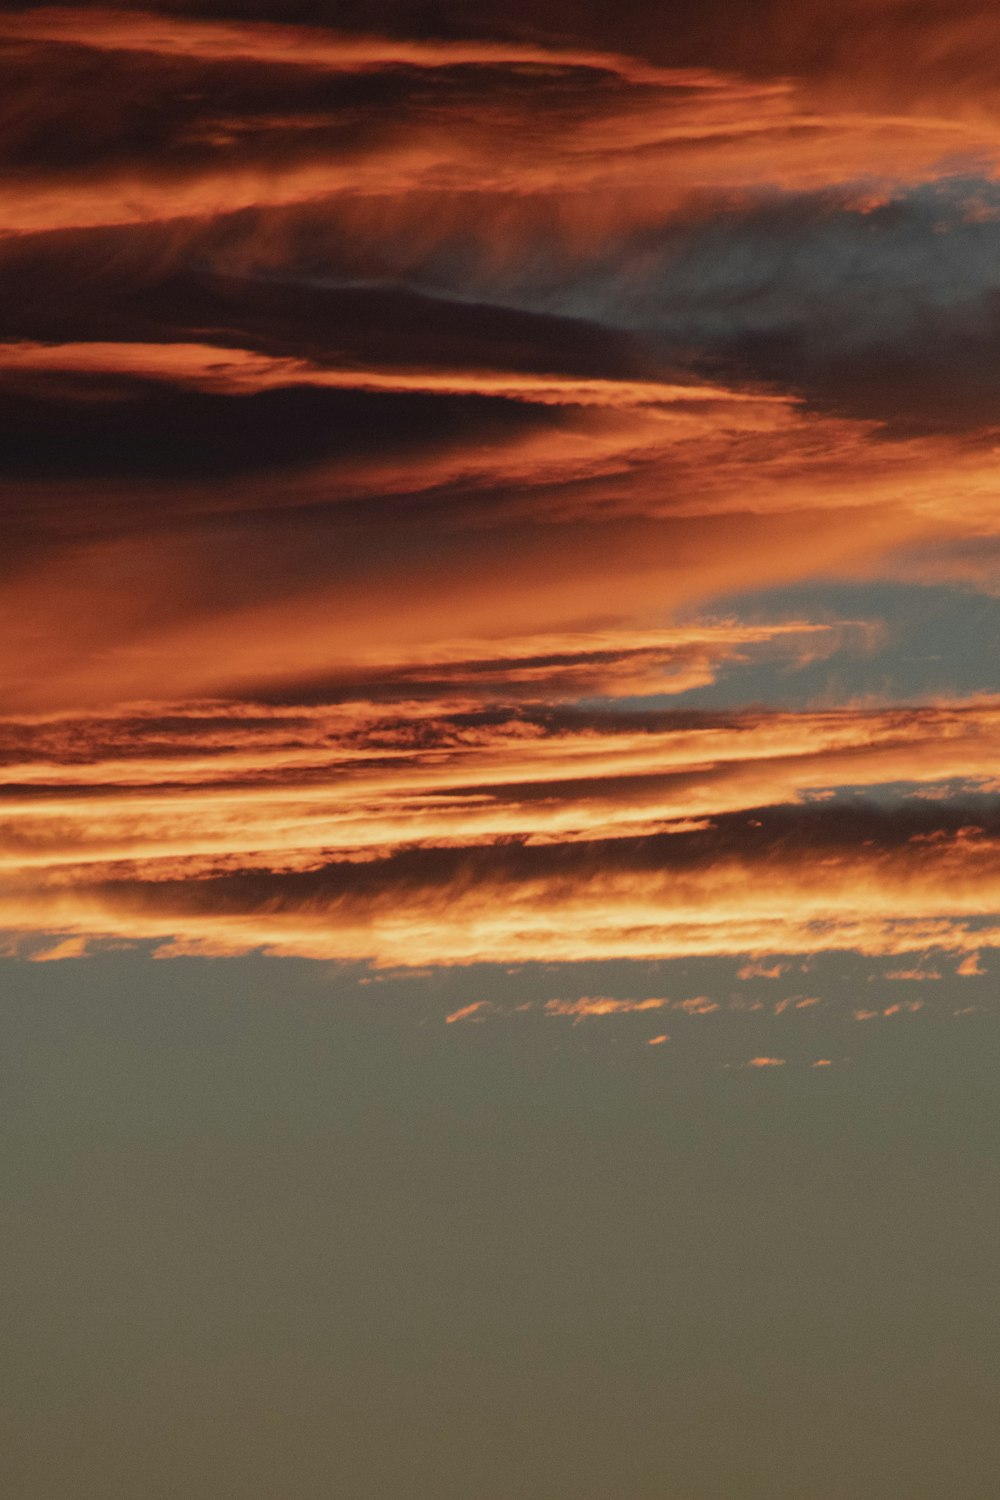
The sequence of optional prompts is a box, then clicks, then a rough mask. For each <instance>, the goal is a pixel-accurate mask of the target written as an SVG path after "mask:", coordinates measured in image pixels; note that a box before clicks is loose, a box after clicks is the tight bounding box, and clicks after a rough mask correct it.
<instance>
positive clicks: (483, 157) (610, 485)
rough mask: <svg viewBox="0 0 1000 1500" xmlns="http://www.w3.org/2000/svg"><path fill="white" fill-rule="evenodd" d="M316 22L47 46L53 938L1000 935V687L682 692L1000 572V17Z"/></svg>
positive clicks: (772, 662)
mask: <svg viewBox="0 0 1000 1500" xmlns="http://www.w3.org/2000/svg"><path fill="white" fill-rule="evenodd" d="M321 9H323V8H320V7H311V6H309V5H306V4H301V5H293V4H285V5H282V4H277V3H275V4H270V5H256V4H246V5H239V4H235V3H234V4H232V5H228V6H227V5H212V6H200V7H193V6H186V5H166V4H165V5H162V6H160V7H158V8H157V9H155V10H153V11H139V10H132V9H128V8H125V7H119V8H111V7H109V8H96V9H95V8H92V7H87V8H79V7H72V6H64V7H48V6H40V7H31V8H24V9H20V10H18V9H14V10H7V11H5V12H4V14H3V16H2V17H0V55H2V57H3V61H4V66H5V73H6V75H7V76H8V79H9V84H8V87H7V88H6V91H5V96H4V100H3V102H2V103H0V126H2V129H0V193H2V197H3V204H4V210H3V219H2V229H0V430H2V432H3V438H2V441H0V504H2V506H3V510H4V518H5V535H6V538H7V545H6V547H5V551H4V557H3V559H2V560H0V701H2V704H3V710H4V715H5V717H4V719H3V721H2V722H0V753H2V760H3V767H4V770H3V785H2V797H0V832H2V854H0V881H2V884H0V925H2V926H3V927H4V928H5V929H6V930H7V931H9V932H10V933H11V934H12V937H11V941H12V942H13V943H15V944H17V943H19V942H22V941H23V942H26V943H27V945H28V949H31V948H32V945H36V944H37V943H38V942H39V941H40V940H41V936H42V935H43V934H49V935H50V936H54V937H55V938H56V939H57V940H58V941H57V942H56V943H55V946H54V947H51V948H50V950H49V951H50V952H54V953H57V954H59V956H67V957H69V956H72V955H73V954H75V953H78V952H81V951H85V949H86V946H87V944H88V942H91V941H123V940H132V939H139V938H151V939H153V940H155V941H157V942H158V943H160V945H161V951H164V952H170V951H187V950H191V951H219V952H237V951H244V950H246V949H248V948H255V947H263V948H265V949H267V950H268V951H272V952H278V953H300V954H301V953H305V954H309V955H311V956H316V957H335V958H367V959H371V960H373V961H375V962H377V963H383V964H393V965H400V964H424V963H461V962H471V961H473V960H484V959H485V960H490V961H497V962H504V961H506V960H507V959H513V960H517V959H521V958H531V959H538V958H543V959H544V958H549V959H567V960H575V959H579V958H589V957H615V956H620V957H651V956H652V957H660V956H665V957H670V956H680V955H684V954H691V953H711V952H717V953H732V954H738V953H745V954H765V953H769V952H774V953H780V952H784V953H796V954H799V953H807V952H810V951H814V950H816V949H820V948H841V947H854V948H857V949H859V950H861V951H863V952H872V953H875V952H879V953H897V952H898V953H904V952H910V951H916V950H919V949H921V948H925V947H933V946H935V945H937V946H941V947H944V948H949V949H952V950H954V951H956V952H959V953H962V952H969V953H971V952H973V951H975V950H977V949H979V948H981V947H983V946H985V945H987V944H989V943H991V942H993V941H994V939H995V935H996V931H997V923H998V922H1000V916H998V913H1000V900H998V892H997V882H996V876H995V873H994V872H995V869H996V859H995V855H996V834H997V822H996V816H997V814H996V795H997V788H996V772H995V767H996V764H997V748H998V747H997V724H998V718H997V715H998V709H997V705H996V701H995V700H994V699H992V698H986V699H981V700H975V701H965V702H963V701H960V700H958V699H957V698H955V697H954V695H952V696H951V697H948V696H947V695H946V696H945V697H944V698H942V697H941V695H940V694H938V695H937V696H936V698H935V700H934V701H933V702H925V703H922V704H917V705H915V706H911V707H907V706H905V705H893V704H890V703H880V704H877V705H874V706H873V705H871V704H859V703H857V702H856V701H854V697H853V695H852V692H851V687H850V680H849V673H848V678H847V680H846V681H845V682H844V683H843V689H842V693H841V695H840V696H841V701H840V702H839V704H833V705H829V704H824V705H823V706H822V708H820V707H817V706H809V705H806V706H804V707H803V708H802V709H801V710H800V711H798V712H795V713H790V712H779V711H777V710H768V709H767V708H766V707H753V708H747V709H745V710H744V711H742V712H731V713H726V714H715V715H713V714H711V713H710V712H707V711H699V712H694V711H693V710H691V709H689V708H687V707H685V706H684V703H683V701H682V700H683V697H684V695H685V694H692V693H696V692H703V693H704V692H708V691H710V690H711V688H712V685H713V684H714V683H715V682H716V681H717V680H718V679H719V677H720V675H722V674H732V673H734V672H738V670H739V668H740V666H741V664H748V663H753V664H754V666H755V667H757V668H759V667H760V665H761V664H762V663H763V664H764V665H766V666H769V667H770V668H771V669H773V673H774V680H775V681H777V680H778V679H779V677H780V674H781V672H782V671H784V670H787V668H788V665H789V663H794V662H796V661H798V662H801V661H803V660H808V659H810V658H813V657H822V656H823V655H824V654H832V653H834V652H835V651H840V652H847V653H848V655H849V653H850V652H852V651H853V652H856V653H866V654H867V655H868V656H870V655H871V653H873V652H877V651H878V650H879V649H880V648H881V643H882V640H883V636H884V631H883V628H882V626H881V625H880V622H879V621H878V619H866V620H838V619H831V618H830V616H829V613H826V614H823V612H822V611H819V610H818V611H817V612H816V616H815V618H807V617H805V616H803V617H801V618H798V619H795V620H791V621H790V620H787V619H784V620H781V621H768V620H767V619H766V617H765V615H762V614H761V613H760V612H758V613H756V614H755V619H754V622H753V623H751V622H748V621H746V620H741V619H737V618H730V617H729V616H728V615H719V614H718V613H717V612H714V606H713V601H714V600H717V599H718V598H719V597H720V596H723V595H726V594H734V593H740V594H742V595H743V596H747V595H752V594H753V593H754V592H755V591H756V592H757V593H758V594H759V595H760V596H761V597H765V596H766V591H767V590H768V589H770V588H773V587H776V586H778V585H785V584H791V583H796V582H801V581H803V580H812V581H813V582H814V583H815V585H816V587H817V588H820V587H821V586H822V584H823V583H824V581H829V580H834V579H839V580H858V579H867V580H872V579H875V580H878V579H884V580H899V579H917V580H922V581H934V582H936V583H939V584H950V585H953V586H955V587H960V588H964V589H968V590H973V589H978V590H981V591H984V592H996V591H997V587H998V581H1000V576H998V572H997V565H998V560H1000V529H998V523H997V514H998V512H997V506H996V502H995V491H996V479H995V474H996V454H997V451H998V441H997V438H998V430H1000V422H998V418H997V404H998V398H1000V388H998V386H997V381H996V369H997V368H1000V363H998V359H997V356H998V354H1000V274H998V272H997V269H996V267H997V265H998V264H1000V261H998V258H997V252H998V250H1000V194H998V190H997V186H996V177H997V168H998V164H1000V73H997V70H996V67H995V65H994V63H993V62H992V61H991V59H992V58H993V56H994V55H997V54H996V49H995V47H994V45H993V44H994V43H995V42H996V41H998V40H1000V36H998V35H997V30H998V28H997V23H996V19H995V17H994V16H993V13H992V11H990V10H988V9H987V8H982V9H977V8H976V7H972V8H965V9H963V14H962V16H961V17H957V16H956V15H955V13H954V9H953V8H951V7H943V6H942V7H936V6H933V5H931V6H924V7H920V8H914V7H911V6H905V5H901V4H890V3H885V4H879V5H876V6H870V5H869V6H866V7H858V6H856V5H854V4H849V3H847V0H842V3H841V4H839V5H834V6H833V7H824V8H823V12H822V14H815V15H814V14H812V13H811V12H810V13H809V15H808V17H806V15H805V13H804V12H802V11H801V10H800V9H799V8H793V7H790V6H786V5H783V4H777V3H772V4H768V5H766V6H764V7H761V8H759V13H758V11H757V10H756V9H755V19H754V25H753V26H748V25H747V24H745V18H742V19H741V17H740V16H739V15H734V14H733V13H732V11H733V8H732V7H729V6H726V5H723V4H721V3H719V4H715V5H709V6H707V7H706V6H697V7H696V6H693V5H692V6H686V5H681V6H680V7H678V8H677V10H676V15H674V16H673V19H672V22H671V25H670V26H669V27H667V26H666V25H664V26H663V27H661V28H657V27H656V26H655V25H650V24H649V18H648V14H644V17H640V16H639V11H638V10H637V9H636V8H634V7H630V6H628V5H626V6H625V7H624V8H623V10H622V13H621V15H618V14H617V11H616V15H615V17H614V22H613V24H612V20H611V18H610V17H609V16H608V15H607V14H606V11H605V8H602V7H598V6H596V5H595V6H590V5H586V4H582V3H578V4H570V3H568V0H567V3H566V4H559V5H556V6H553V7H551V8H547V14H546V18H545V24H544V26H541V25H540V24H539V21H538V16H537V7H531V8H528V7H522V6H520V5H517V4H515V5H514V6H512V7H506V8H505V14H504V16H503V17H502V18H501V19H499V20H496V21H494V22H488V21H486V20H484V19H482V18H480V20H479V21H478V22H476V23H472V22H470V21H469V19H468V17H467V16H463V15H462V14H461V8H455V7H448V6H442V7H439V8H437V10H436V12H435V19H434V20H433V21H428V20H426V18H425V19H424V21H423V23H421V24H417V22H415V21H414V19H413V17H412V15H411V13H410V11H409V10H408V9H407V8H405V7H401V6H395V5H391V4H384V5H379V4H361V3H359V4H356V5H353V6H351V7H348V11H349V13H348V14H347V15H345V16H344V17H342V18H340V20H339V24H338V27H337V28H333V27H331V26H330V25H329V24H327V23H328V19H329V18H328V17H324V15H323V14H321V13H320V12H321ZM644 11H645V8H644ZM640 21H641V24H640ZM876 42H877V44H878V45H877V46H876V45H875V43H876ZM904 45H905V46H906V48H907V53H906V55H907V56H908V57H909V58H910V59H911V61H912V67H910V68H908V70H907V73H908V76H907V78H906V79H901V78H900V76H899V70H898V69H896V70H890V69H887V68H886V67H884V66H883V65H882V63H880V62H879V59H880V58H881V59H885V58H886V57H889V56H892V55H894V52H895V51H898V49H899V48H900V47H902V46H904ZM970 85H974V86H970ZM762 620H763V623H761V622H762ZM671 700H678V706H675V707H673V708H671V707H669V704H670V702H671ZM19 935H20V936H19ZM60 943H62V944H66V945H68V946H64V947H62V948H61V949H60V947H59V944H60ZM904 971H905V969H904V968H903V967H901V969H900V972H904Z"/></svg>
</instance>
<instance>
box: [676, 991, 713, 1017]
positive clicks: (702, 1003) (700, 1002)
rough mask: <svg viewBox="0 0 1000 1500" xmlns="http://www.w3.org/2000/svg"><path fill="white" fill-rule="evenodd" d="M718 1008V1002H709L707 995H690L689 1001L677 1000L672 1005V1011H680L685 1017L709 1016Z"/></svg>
mask: <svg viewBox="0 0 1000 1500" xmlns="http://www.w3.org/2000/svg"><path fill="white" fill-rule="evenodd" d="M718 1008H719V1005H718V1001H716V1000H709V998H708V996H707V995H692V997H691V999H690V1000H678V1001H677V1002H676V1004H675V1005H674V1010H682V1011H683V1012H684V1014H685V1015H686V1016H710V1015H711V1014H712V1012H713V1011H716V1010H718Z"/></svg>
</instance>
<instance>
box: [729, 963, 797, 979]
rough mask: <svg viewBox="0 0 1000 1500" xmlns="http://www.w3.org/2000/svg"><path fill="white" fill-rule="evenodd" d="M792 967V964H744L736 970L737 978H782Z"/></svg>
mask: <svg viewBox="0 0 1000 1500" xmlns="http://www.w3.org/2000/svg"><path fill="white" fill-rule="evenodd" d="M790 968H791V964H771V965H768V964H758V963H752V964H744V965H743V967H742V968H741V969H737V970H736V978H737V979H780V978H781V976H782V974H784V973H786V972H787V971H788V970H789V969H790Z"/></svg>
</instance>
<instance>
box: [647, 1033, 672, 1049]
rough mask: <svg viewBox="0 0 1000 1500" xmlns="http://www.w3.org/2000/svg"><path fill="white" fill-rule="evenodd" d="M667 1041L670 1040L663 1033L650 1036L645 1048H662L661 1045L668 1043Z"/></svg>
mask: <svg viewBox="0 0 1000 1500" xmlns="http://www.w3.org/2000/svg"><path fill="white" fill-rule="evenodd" d="M669 1040H670V1037H669V1036H668V1035H667V1033H666V1032H665V1031H661V1032H660V1035H659V1036H651V1037H650V1038H649V1040H648V1041H647V1043H646V1046H647V1047H662V1046H663V1043H664V1042H669Z"/></svg>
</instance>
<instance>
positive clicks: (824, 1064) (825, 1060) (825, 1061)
mask: <svg viewBox="0 0 1000 1500" xmlns="http://www.w3.org/2000/svg"><path fill="white" fill-rule="evenodd" d="M813 1067H814V1068H832V1067H833V1061H832V1059H831V1058H829V1057H817V1059H816V1061H815V1062H814V1063H813Z"/></svg>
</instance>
